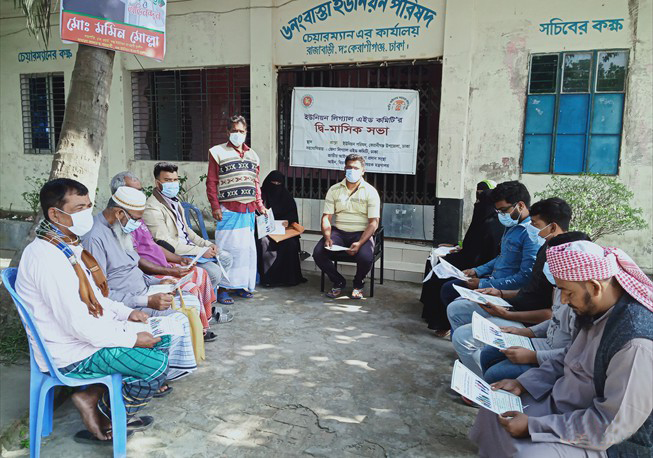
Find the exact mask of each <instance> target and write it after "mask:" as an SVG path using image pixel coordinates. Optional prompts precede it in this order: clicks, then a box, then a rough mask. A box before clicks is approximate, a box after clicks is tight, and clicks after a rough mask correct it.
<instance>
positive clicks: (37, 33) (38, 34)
mask: <svg viewBox="0 0 653 458" xmlns="http://www.w3.org/2000/svg"><path fill="white" fill-rule="evenodd" d="M52 5H53V2H52V1H51V0H14V8H20V9H21V10H22V11H23V14H24V15H25V17H26V18H27V30H28V31H29V33H30V34H31V35H32V36H34V37H35V38H37V39H39V38H40V39H41V40H42V41H43V45H44V47H45V48H47V47H48V41H49V39H50V11H51V9H52Z"/></svg>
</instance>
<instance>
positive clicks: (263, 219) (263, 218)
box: [256, 208, 285, 239]
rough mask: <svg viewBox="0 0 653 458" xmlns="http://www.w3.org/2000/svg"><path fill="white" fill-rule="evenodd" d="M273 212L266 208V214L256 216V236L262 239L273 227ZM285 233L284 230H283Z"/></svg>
mask: <svg viewBox="0 0 653 458" xmlns="http://www.w3.org/2000/svg"><path fill="white" fill-rule="evenodd" d="M274 223H275V221H274V212H273V211H272V209H271V208H270V209H268V211H267V213H266V214H261V215H258V216H257V217H256V230H257V232H258V238H259V239H262V238H263V237H265V236H266V235H270V234H271V233H272V232H273V231H274V229H275V224H274ZM283 233H284V234H285V231H284V232H283Z"/></svg>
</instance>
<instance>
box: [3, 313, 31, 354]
mask: <svg viewBox="0 0 653 458" xmlns="http://www.w3.org/2000/svg"><path fill="white" fill-rule="evenodd" d="M25 356H29V347H28V343H27V335H26V334H25V329H24V328H23V325H22V324H21V323H20V322H12V323H5V325H4V326H3V328H2V330H1V331H0V362H1V363H3V364H11V363H15V362H16V361H17V360H18V359H20V358H21V357H25Z"/></svg>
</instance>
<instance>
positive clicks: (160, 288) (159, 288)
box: [147, 272, 193, 296]
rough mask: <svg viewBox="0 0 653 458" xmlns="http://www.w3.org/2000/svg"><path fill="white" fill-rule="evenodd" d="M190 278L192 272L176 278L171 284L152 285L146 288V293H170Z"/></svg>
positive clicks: (149, 294)
mask: <svg viewBox="0 0 653 458" xmlns="http://www.w3.org/2000/svg"><path fill="white" fill-rule="evenodd" d="M192 279H193V273H192V272H191V273H189V274H187V275H184V276H183V277H181V278H180V279H179V280H177V282H176V283H172V284H171V283H166V284H164V285H152V286H150V287H149V288H147V295H148V296H152V295H154V294H159V293H172V292H173V291H175V290H176V289H177V288H180V287H181V286H182V285H183V284H184V283H188V282H189V281H191V280H192Z"/></svg>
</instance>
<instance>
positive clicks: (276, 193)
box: [261, 170, 299, 223]
mask: <svg viewBox="0 0 653 458" xmlns="http://www.w3.org/2000/svg"><path fill="white" fill-rule="evenodd" d="M273 181H274V182H275V183H281V184H273V183H272V182H273ZM285 182H286V177H285V176H284V175H283V173H281V172H279V171H278V170H273V171H272V172H270V173H269V174H268V176H267V177H266V178H265V180H264V181H263V186H261V197H262V198H263V203H264V204H265V206H266V207H267V208H271V209H272V211H273V212H274V219H286V220H288V222H289V223H298V222H299V215H298V214H297V204H296V203H295V199H293V197H292V195H290V191H288V189H287V188H286V186H285V185H284V183H285Z"/></svg>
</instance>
